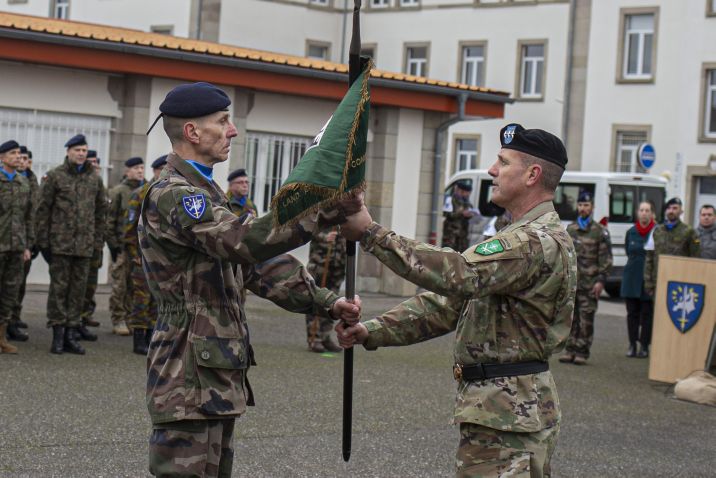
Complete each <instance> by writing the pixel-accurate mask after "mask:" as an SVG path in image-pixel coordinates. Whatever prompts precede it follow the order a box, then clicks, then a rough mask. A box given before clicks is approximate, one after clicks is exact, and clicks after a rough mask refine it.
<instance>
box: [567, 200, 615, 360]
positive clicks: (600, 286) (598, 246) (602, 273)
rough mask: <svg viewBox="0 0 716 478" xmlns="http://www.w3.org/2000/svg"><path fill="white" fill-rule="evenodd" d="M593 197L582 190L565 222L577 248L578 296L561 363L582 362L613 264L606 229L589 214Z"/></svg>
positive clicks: (584, 358) (592, 334) (589, 342)
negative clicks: (572, 214) (569, 220)
mask: <svg viewBox="0 0 716 478" xmlns="http://www.w3.org/2000/svg"><path fill="white" fill-rule="evenodd" d="M593 210H594V198H593V197H592V195H591V194H590V193H589V192H587V191H582V192H581V193H580V195H579V197H578V198H577V214H578V217H577V220H576V221H575V222H573V223H572V224H570V225H569V226H567V232H568V233H569V235H570V236H571V237H572V242H573V243H574V249H575V250H576V251H577V274H578V279H577V298H576V302H575V304H574V319H573V320H572V330H571V332H570V334H569V340H568V341H567V347H566V351H565V353H564V354H562V356H560V357H559V361H560V362H563V363H574V364H575V365H584V364H585V363H586V362H587V359H588V358H589V350H590V349H591V347H592V342H593V340H594V316H595V315H596V313H597V303H598V301H599V297H600V296H601V295H602V291H603V290H604V284H605V283H606V282H607V277H608V276H609V271H610V270H611V268H612V243H611V240H610V239H609V231H608V230H607V228H606V227H604V226H602V225H601V224H599V223H598V222H596V221H594V219H593V218H592V211H593Z"/></svg>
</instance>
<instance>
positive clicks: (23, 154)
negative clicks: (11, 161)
mask: <svg viewBox="0 0 716 478" xmlns="http://www.w3.org/2000/svg"><path fill="white" fill-rule="evenodd" d="M31 165H32V151H30V150H28V149H27V147H26V146H20V165H19V166H18V168H17V172H18V173H20V174H21V175H23V176H25V178H26V179H27V181H28V183H29V184H30V196H31V198H32V199H31V201H32V207H33V209H34V208H35V207H36V206H37V198H38V195H39V190H40V184H39V183H38V182H37V176H35V173H33V172H32V168H31ZM33 226H34V225H33ZM33 230H34V227H33ZM28 245H29V247H28V248H29V249H30V250H31V251H32V254H31V259H30V260H29V261H25V262H24V265H23V276H22V280H21V282H20V288H19V290H18V293H17V301H16V302H15V306H14V307H13V310H12V317H11V318H10V323H9V324H8V326H7V337H8V338H9V339H10V340H18V341H20V342H26V341H27V340H28V339H29V338H30V337H29V336H28V335H27V334H26V333H25V332H23V331H22V330H20V329H26V328H27V324H26V323H25V322H24V321H23V320H22V317H21V315H22V301H23V300H24V299H25V285H26V283H27V276H28V274H30V266H32V261H33V260H34V259H35V257H37V254H38V253H39V251H38V250H37V248H36V247H35V244H28Z"/></svg>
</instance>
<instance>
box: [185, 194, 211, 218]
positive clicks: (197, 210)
mask: <svg viewBox="0 0 716 478" xmlns="http://www.w3.org/2000/svg"><path fill="white" fill-rule="evenodd" d="M182 204H183V205H184V211H186V213H187V214H188V215H189V217H192V218H194V219H199V218H201V216H203V215H204V210H205V209H206V200H205V199H204V195H203V194H196V195H194V196H184V197H183V198H182Z"/></svg>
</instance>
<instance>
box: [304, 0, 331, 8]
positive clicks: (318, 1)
mask: <svg viewBox="0 0 716 478" xmlns="http://www.w3.org/2000/svg"><path fill="white" fill-rule="evenodd" d="M308 3H310V4H311V5H318V6H320V7H327V6H328V0H309V2H308Z"/></svg>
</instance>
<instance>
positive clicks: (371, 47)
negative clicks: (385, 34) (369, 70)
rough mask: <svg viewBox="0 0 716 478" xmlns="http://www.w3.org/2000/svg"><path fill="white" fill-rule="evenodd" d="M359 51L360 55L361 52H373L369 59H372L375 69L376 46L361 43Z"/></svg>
mask: <svg viewBox="0 0 716 478" xmlns="http://www.w3.org/2000/svg"><path fill="white" fill-rule="evenodd" d="M360 49H361V55H362V54H363V50H373V55H372V56H371V58H372V59H373V66H374V67H375V66H376V65H378V44H377V43H363V44H362V45H361V47H360Z"/></svg>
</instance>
